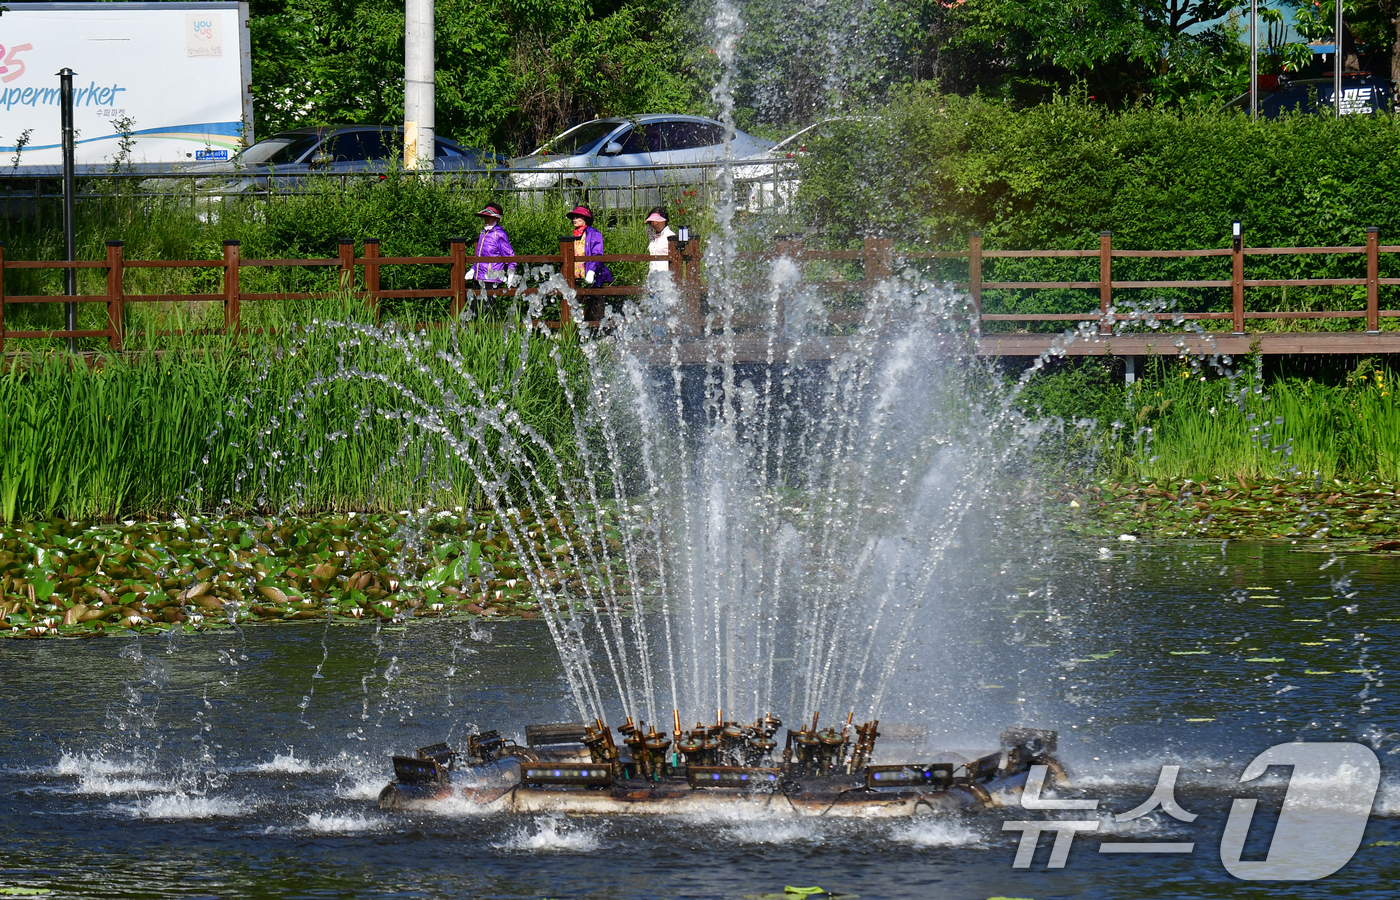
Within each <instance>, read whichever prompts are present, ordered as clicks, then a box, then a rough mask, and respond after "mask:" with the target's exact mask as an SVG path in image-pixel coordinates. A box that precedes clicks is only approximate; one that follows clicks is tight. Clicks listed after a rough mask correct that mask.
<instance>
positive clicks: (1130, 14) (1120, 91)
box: [956, 0, 1246, 104]
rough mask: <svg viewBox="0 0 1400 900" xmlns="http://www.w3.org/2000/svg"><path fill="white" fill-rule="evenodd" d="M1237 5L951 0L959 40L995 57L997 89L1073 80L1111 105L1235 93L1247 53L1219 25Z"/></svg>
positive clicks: (1203, 0)
mask: <svg viewBox="0 0 1400 900" xmlns="http://www.w3.org/2000/svg"><path fill="white" fill-rule="evenodd" d="M1240 2H1241V0H1138V2H1130V0H1069V2H1062V0H965V2H964V0H958V2H957V5H956V10H957V16H958V18H959V20H960V21H961V23H962V24H963V26H964V28H963V30H962V31H961V32H960V33H959V35H958V37H957V39H956V43H957V46H959V47H961V48H962V49H964V50H965V51H969V52H974V53H981V54H983V55H987V56H991V57H1000V58H1001V65H1000V66H999V67H998V69H999V71H1000V72H1001V73H1002V78H1001V79H1000V80H1001V81H1002V86H1003V88H1006V89H1004V90H1003V93H1009V94H1013V95H1016V94H1022V95H1024V94H1027V93H1033V92H1034V91H1035V90H1036V89H1039V90H1041V91H1042V92H1045V91H1052V90H1055V89H1062V88H1063V87H1065V86H1066V85H1068V84H1071V83H1073V82H1075V81H1076V80H1083V81H1085V82H1086V83H1087V84H1088V86H1089V87H1090V89H1091V90H1092V91H1094V93H1095V94H1097V95H1099V96H1098V99H1101V100H1103V101H1105V102H1108V103H1111V104H1121V103H1125V102H1128V101H1132V100H1139V99H1180V98H1184V97H1187V96H1190V95H1192V94H1198V93H1202V92H1204V93H1206V94H1212V93H1214V94H1219V93H1223V92H1228V91H1232V90H1233V85H1232V84H1231V82H1232V80H1233V79H1234V78H1235V77H1236V76H1237V73H1238V68H1239V64H1240V62H1242V61H1243V60H1244V57H1245V55H1246V54H1245V52H1244V50H1243V48H1242V47H1241V46H1240V45H1239V41H1238V34H1239V31H1238V27H1237V26H1235V25H1234V24H1233V23H1232V22H1230V21H1228V20H1227V21H1224V22H1219V21H1218V20H1220V19H1221V18H1222V17H1224V16H1226V15H1227V14H1228V13H1230V12H1231V11H1232V10H1235V9H1237V8H1238V7H1239V5H1240ZM1211 23H1217V24H1213V25H1212V24H1211ZM1008 82H1009V83H1008Z"/></svg>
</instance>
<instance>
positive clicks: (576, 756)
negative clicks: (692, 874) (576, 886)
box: [379, 715, 1067, 817]
mask: <svg viewBox="0 0 1400 900" xmlns="http://www.w3.org/2000/svg"><path fill="white" fill-rule="evenodd" d="M781 725H782V723H781V722H780V721H779V720H778V719H776V718H774V717H773V716H771V715H770V716H765V717H764V718H762V719H760V720H758V721H757V722H755V723H753V724H752V725H749V726H747V727H741V726H739V725H738V724H737V723H735V722H726V721H724V719H723V716H722V715H717V716H716V722H715V724H714V725H703V724H697V725H696V727H695V728H694V729H691V730H690V731H688V732H682V730H681V728H680V724H679V716H677V717H676V727H675V729H674V731H672V732H671V733H670V734H669V735H668V734H667V733H666V732H658V731H657V730H656V729H655V728H654V727H653V728H651V729H650V730H648V729H647V728H646V726H645V724H644V723H640V722H639V723H637V724H635V725H634V724H633V723H632V721H631V719H628V720H627V722H626V723H625V724H624V725H623V726H622V727H620V728H618V729H617V730H618V732H619V733H620V734H621V736H622V745H623V746H622V747H619V746H618V744H617V742H616V741H615V740H614V738H613V733H612V730H611V729H609V728H608V727H607V726H606V725H604V724H603V722H602V721H601V720H597V721H595V722H594V724H592V725H588V724H585V723H565V724H556V725H531V726H528V727H527V728H526V729H525V746H520V745H518V744H516V743H515V742H514V741H511V740H507V739H504V738H502V737H501V736H500V735H499V734H498V733H497V732H495V731H488V732H484V733H480V734H475V735H471V736H470V737H469V738H468V739H467V747H466V750H465V752H463V753H458V752H457V751H455V750H453V749H451V748H450V747H448V745H447V744H435V745H433V746H431V747H423V748H420V749H419V750H418V752H417V754H416V755H414V756H395V757H394V758H393V762H394V775H395V779H394V781H393V782H392V783H390V784H389V785H388V786H387V787H385V788H384V790H383V791H382V792H380V794H379V806H380V808H381V809H389V810H398V809H415V808H423V807H427V806H432V805H437V804H441V803H442V802H444V801H459V802H463V801H464V802H466V803H469V804H471V805H473V806H474V807H477V808H479V809H480V811H482V812H514V813H545V812H548V813H565V814H573V815H617V814H624V815H668V814H686V813H702V814H703V813H705V812H707V811H722V810H725V809H730V808H733V807H744V808H745V809H749V810H755V811H762V810H771V811H775V812H776V811H791V812H793V813H796V814H799V815H810V816H858V817H881V816H883V817H899V816H912V815H916V814H919V813H921V812H935V811H953V810H960V809H993V808H997V807H1000V806H1005V805H1008V804H1015V803H1017V802H1019V800H1018V798H1019V796H1020V794H1021V791H1022V788H1023V787H1024V786H1025V782H1026V775H1027V773H1028V772H1029V771H1030V768H1031V766H1034V765H1044V766H1047V767H1048V770H1049V774H1050V776H1051V777H1052V779H1053V780H1054V781H1056V782H1058V783H1060V784H1067V779H1066V778H1065V773H1064V769H1063V768H1062V767H1061V766H1060V764H1059V763H1058V762H1057V761H1056V760H1055V759H1054V757H1053V756H1052V754H1053V753H1054V752H1055V749H1056V732H1054V731H1044V730H1040V729H1030V728H1013V729H1008V730H1007V731H1005V732H1003V733H1002V736H1001V748H1000V749H999V750H996V751H993V752H990V753H987V754H985V755H983V756H980V757H978V758H976V759H972V760H968V761H937V762H912V763H901V764H896V765H873V764H871V762H870V760H871V756H872V754H873V752H874V749H875V739H876V738H877V737H878V736H879V730H878V729H879V722H878V720H877V721H872V722H867V723H865V724H864V725H852V724H851V721H850V718H849V717H848V719H847V721H846V723H845V724H844V725H839V726H837V727H832V728H825V729H822V730H820V731H818V730H817V716H813V717H812V723H811V725H810V727H808V726H806V725H805V724H804V725H803V726H802V727H800V728H798V729H796V730H794V729H792V728H789V729H788V731H787V738H786V740H785V742H784V745H783V750H782V753H781V755H778V754H777V747H778V744H777V741H776V740H775V739H774V738H775V735H776V734H777V731H778V729H779V728H780V727H781Z"/></svg>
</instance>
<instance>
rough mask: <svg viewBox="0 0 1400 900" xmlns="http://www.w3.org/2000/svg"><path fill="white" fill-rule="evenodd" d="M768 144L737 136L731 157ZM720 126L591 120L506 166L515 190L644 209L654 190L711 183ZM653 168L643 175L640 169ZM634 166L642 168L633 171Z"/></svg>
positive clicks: (677, 119) (757, 152)
mask: <svg viewBox="0 0 1400 900" xmlns="http://www.w3.org/2000/svg"><path fill="white" fill-rule="evenodd" d="M771 146H773V143H772V141H765V140H762V139H760V138H756V137H753V136H752V135H749V134H745V133H744V132H742V131H736V132H735V135H734V140H733V142H732V147H733V152H734V158H735V159H747V158H750V157H757V156H762V155H763V154H765V153H767V151H768V148H769V147H771ZM724 155H725V142H724V125H723V124H722V123H720V122H716V121H715V120H714V119H706V118H703V117H701V116H679V115H645V116H634V117H630V118H611V119H594V120H593V121H591V122H584V123H583V124H582V125H577V126H575V127H573V128H570V129H569V130H568V131H566V132H564V133H563V134H561V135H559V136H557V137H555V138H554V139H552V140H550V141H547V142H546V143H545V144H544V146H542V147H540V148H539V149H537V150H535V151H534V152H533V153H531V154H530V155H528V156H519V157H516V158H515V159H512V160H511V161H510V167H511V180H512V181H513V182H514V183H515V186H516V187H517V188H526V189H535V190H548V189H551V188H561V187H562V188H571V187H572V188H576V189H579V190H580V192H581V193H586V194H587V195H588V197H589V199H590V200H592V202H594V203H595V204H597V205H600V206H611V207H619V206H650V205H652V204H654V203H657V202H659V201H660V200H662V199H663V198H662V197H661V196H660V194H661V193H662V190H661V187H662V186H663V185H669V184H696V183H699V182H701V181H705V180H708V179H712V178H714V177H715V174H716V169H715V166H714V165H713V164H714V163H716V162H719V161H720V160H722V159H723V158H724ZM653 166H654V167H658V168H645V167H653ZM639 167H642V168H640V169H639Z"/></svg>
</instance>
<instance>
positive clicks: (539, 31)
mask: <svg viewBox="0 0 1400 900" xmlns="http://www.w3.org/2000/svg"><path fill="white" fill-rule="evenodd" d="M250 11H251V22H250V28H251V31H252V39H253V92H254V96H255V98H256V121H255V125H256V128H257V131H258V133H260V134H268V133H271V132H273V131H278V130H282V129H286V128H293V127H298V126H303V125H323V124H340V123H353V124H359V123H393V122H398V121H400V120H401V119H402V118H403V65H404V4H403V0H253V2H252V5H251V10H250ZM677 15H678V13H677V8H676V7H675V6H674V5H673V2H672V0H438V2H437V4H436V21H437V26H436V34H435V40H436V56H437V130H438V133H439V134H442V135H444V136H447V137H451V138H454V139H456V140H460V141H462V142H463V143H466V144H468V145H474V146H480V147H488V148H491V149H495V150H498V151H502V152H507V153H516V152H525V151H528V150H530V149H533V148H534V146H535V145H536V144H537V143H538V142H539V141H541V140H542V139H544V138H547V137H549V136H551V135H553V134H555V133H557V132H559V131H560V130H562V129H563V128H565V127H567V126H568V125H571V124H574V123H575V122H577V121H579V120H581V119H585V118H592V117H593V116H594V115H617V114H632V113H643V112H652V111H667V112H675V111H684V110H688V109H690V108H693V107H694V106H695V105H696V103H697V97H698V96H699V89H698V84H697V79H696V78H695V77H693V74H692V73H691V72H690V71H688V65H687V63H686V55H685V53H684V51H683V50H682V46H681V43H680V39H679V38H680V35H681V34H682V33H683V31H682V29H681V28H679V27H678V26H677V25H676V19H677Z"/></svg>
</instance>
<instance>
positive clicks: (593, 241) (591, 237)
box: [568, 205, 613, 322]
mask: <svg viewBox="0 0 1400 900" xmlns="http://www.w3.org/2000/svg"><path fill="white" fill-rule="evenodd" d="M568 216H569V221H571V222H573V225H574V256H575V257H579V256H602V255H603V233H602V232H600V231H599V230H598V229H596V228H594V227H593V210H591V209H589V208H588V207H587V206H582V205H580V206H576V207H574V208H573V209H571V210H569V213H568ZM612 280H613V274H612V272H611V271H610V270H609V269H608V267H607V265H606V264H605V263H601V262H575V263H574V283H575V284H576V285H578V287H580V288H592V287H602V286H603V285H605V284H612ZM602 317H603V298H602V297H601V296H599V297H589V298H588V299H587V300H586V301H585V304H584V318H586V319H587V320H588V321H592V322H596V321H598V320H599V319H601V318H602Z"/></svg>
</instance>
